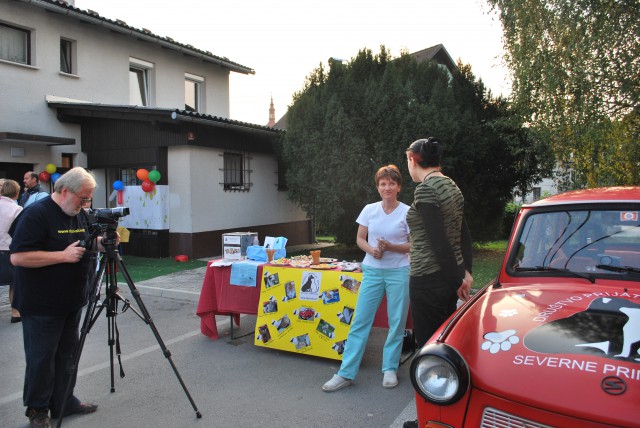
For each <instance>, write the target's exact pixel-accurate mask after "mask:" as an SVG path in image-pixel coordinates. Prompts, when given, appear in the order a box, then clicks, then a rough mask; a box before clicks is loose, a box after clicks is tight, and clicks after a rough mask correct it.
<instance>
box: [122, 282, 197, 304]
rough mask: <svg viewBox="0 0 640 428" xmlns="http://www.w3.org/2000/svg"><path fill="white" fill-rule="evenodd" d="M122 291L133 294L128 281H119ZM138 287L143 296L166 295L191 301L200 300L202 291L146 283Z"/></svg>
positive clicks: (166, 296)
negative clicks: (150, 285) (161, 286)
mask: <svg viewBox="0 0 640 428" xmlns="http://www.w3.org/2000/svg"><path fill="white" fill-rule="evenodd" d="M118 286H119V287H120V290H121V292H122V293H124V294H127V295H131V290H129V286H128V285H127V284H126V283H118ZM136 289H137V290H138V291H139V292H140V295H141V296H152V297H165V298H167V299H175V300H186V301H189V302H196V303H197V302H198V300H199V299H200V293H195V292H193V291H183V290H174V289H171V288H160V287H149V286H146V285H137V286H136Z"/></svg>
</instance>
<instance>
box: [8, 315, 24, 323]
mask: <svg viewBox="0 0 640 428" xmlns="http://www.w3.org/2000/svg"><path fill="white" fill-rule="evenodd" d="M20 321H22V318H21V317H13V316H12V317H11V324H15V323H17V322H20Z"/></svg>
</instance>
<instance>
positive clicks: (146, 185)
mask: <svg viewBox="0 0 640 428" xmlns="http://www.w3.org/2000/svg"><path fill="white" fill-rule="evenodd" d="M154 187H155V186H154V184H153V183H152V182H150V181H149V180H144V181H143V182H142V190H144V191H145V192H147V193H149V192H153V188H154Z"/></svg>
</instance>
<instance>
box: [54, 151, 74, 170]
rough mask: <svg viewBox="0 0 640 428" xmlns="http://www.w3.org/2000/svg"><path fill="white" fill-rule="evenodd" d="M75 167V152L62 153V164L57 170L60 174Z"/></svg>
mask: <svg viewBox="0 0 640 428" xmlns="http://www.w3.org/2000/svg"><path fill="white" fill-rule="evenodd" d="M71 168H73V153H62V157H61V159H60V166H59V167H58V169H57V170H56V172H59V173H60V174H64V173H65V172H67V171H69V170H70V169H71Z"/></svg>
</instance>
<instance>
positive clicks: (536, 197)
mask: <svg viewBox="0 0 640 428" xmlns="http://www.w3.org/2000/svg"><path fill="white" fill-rule="evenodd" d="M532 191H533V200H534V201H537V200H539V199H540V197H541V196H542V195H541V189H540V187H534V188H533V189H532Z"/></svg>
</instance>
